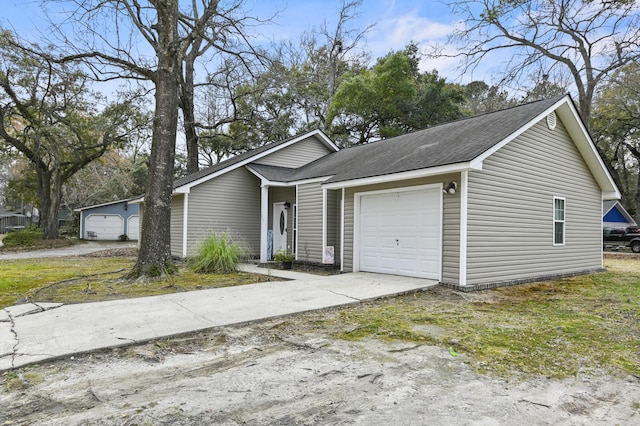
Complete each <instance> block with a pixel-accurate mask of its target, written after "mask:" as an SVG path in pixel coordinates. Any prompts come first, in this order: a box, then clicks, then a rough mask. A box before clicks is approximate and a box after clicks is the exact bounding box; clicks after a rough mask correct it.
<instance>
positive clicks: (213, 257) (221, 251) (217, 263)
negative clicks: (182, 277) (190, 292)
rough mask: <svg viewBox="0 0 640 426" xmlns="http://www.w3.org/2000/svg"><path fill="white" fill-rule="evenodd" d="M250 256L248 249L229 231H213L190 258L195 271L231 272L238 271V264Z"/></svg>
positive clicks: (190, 264) (190, 263)
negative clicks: (235, 239) (234, 238)
mask: <svg viewBox="0 0 640 426" xmlns="http://www.w3.org/2000/svg"><path fill="white" fill-rule="evenodd" d="M247 257H248V250H247V249H246V247H245V245H244V244H242V243H241V242H240V241H234V240H233V238H231V236H230V235H229V233H227V232H224V233H221V234H217V233H215V232H212V233H211V234H210V235H209V236H208V237H207V238H205V239H204V240H203V241H202V242H201V243H200V245H199V246H198V250H197V252H196V255H195V256H193V257H192V258H190V259H189V266H190V267H191V269H192V270H193V271H195V272H215V273H222V274H226V273H231V272H237V271H238V264H239V263H240V262H242V261H244V260H245V259H247Z"/></svg>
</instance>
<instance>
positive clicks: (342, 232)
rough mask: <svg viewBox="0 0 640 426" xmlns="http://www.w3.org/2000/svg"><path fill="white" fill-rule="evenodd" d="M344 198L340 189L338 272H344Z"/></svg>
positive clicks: (343, 190) (343, 193) (343, 191)
mask: <svg viewBox="0 0 640 426" xmlns="http://www.w3.org/2000/svg"><path fill="white" fill-rule="evenodd" d="M344 196H345V189H344V188H342V200H340V272H344Z"/></svg>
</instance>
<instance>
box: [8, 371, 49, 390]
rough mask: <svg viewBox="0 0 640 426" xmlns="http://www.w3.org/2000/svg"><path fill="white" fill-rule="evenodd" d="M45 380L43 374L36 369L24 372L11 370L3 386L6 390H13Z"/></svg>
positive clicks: (22, 388) (25, 387)
mask: <svg viewBox="0 0 640 426" xmlns="http://www.w3.org/2000/svg"><path fill="white" fill-rule="evenodd" d="M43 381H44V377H43V376H42V374H40V373H37V372H35V371H29V370H28V369H27V370H26V371H24V372H20V371H10V372H9V373H7V375H6V378H5V379H4V383H3V387H4V389H5V391H7V392H12V391H18V390H24V389H27V388H29V387H31V386H34V385H37V384H40V383H42V382H43Z"/></svg>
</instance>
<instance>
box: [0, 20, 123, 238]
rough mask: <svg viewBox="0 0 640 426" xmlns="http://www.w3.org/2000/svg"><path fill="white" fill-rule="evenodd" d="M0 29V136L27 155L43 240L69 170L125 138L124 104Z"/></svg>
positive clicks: (53, 223)
mask: <svg viewBox="0 0 640 426" xmlns="http://www.w3.org/2000/svg"><path fill="white" fill-rule="evenodd" d="M35 50H38V49H37V47H34V48H33V49H26V48H21V47H20V46H18V45H17V44H16V43H15V38H14V37H13V36H12V35H11V34H10V33H8V32H2V33H0V102H1V106H0V139H2V140H4V142H6V143H7V144H8V145H10V146H11V147H12V148H14V149H15V150H17V151H18V152H20V153H21V154H22V155H23V156H24V157H25V158H26V159H28V161H29V164H30V166H31V167H32V168H33V169H34V170H35V176H36V179H35V182H36V185H35V188H34V189H35V190H36V191H37V194H38V199H39V207H40V211H41V215H40V217H41V219H40V226H41V228H42V230H43V234H44V238H45V239H54V238H58V210H59V209H60V201H61V198H62V187H63V185H64V183H65V182H67V181H68V180H69V179H70V178H71V177H72V176H73V175H75V174H76V173H77V172H78V171H80V170H81V169H82V168H83V167H85V166H86V165H87V164H89V163H90V162H92V161H94V160H95V159H97V158H99V157H100V156H102V155H103V154H104V153H105V152H106V150H107V149H109V148H110V147H112V146H115V145H117V144H122V143H123V142H124V140H126V137H127V132H126V127H127V126H126V123H127V121H128V115H129V113H130V109H129V105H128V103H123V104H112V105H108V106H106V107H105V108H104V109H103V111H97V109H96V107H95V105H96V104H100V103H101V102H103V99H101V98H100V97H99V96H97V95H96V94H94V93H92V92H91V91H90V90H89V89H88V87H87V84H88V82H89V80H88V78H87V76H86V75H85V74H84V73H82V72H81V71H80V70H79V69H78V68H77V66H74V65H73V64H65V65H58V64H55V63H53V62H51V61H48V60H47V59H46V57H43V56H42V55H40V54H36V53H34V51H35Z"/></svg>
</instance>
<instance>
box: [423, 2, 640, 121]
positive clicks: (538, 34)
mask: <svg viewBox="0 0 640 426" xmlns="http://www.w3.org/2000/svg"><path fill="white" fill-rule="evenodd" d="M449 5H450V7H451V10H452V12H453V13H454V14H455V16H457V17H459V18H460V22H461V23H462V24H461V25H462V28H460V29H458V30H456V31H455V32H454V33H453V34H452V36H451V38H450V41H452V42H454V43H456V44H457V46H458V48H459V50H458V51H459V53H458V54H456V55H454V56H457V57H460V58H461V59H462V61H463V62H462V68H461V71H462V72H463V73H466V72H467V71H470V70H472V69H474V68H475V67H477V66H478V65H480V64H481V63H485V61H489V60H491V59H495V56H493V55H494V54H498V53H500V52H504V55H509V57H508V59H506V60H505V63H504V64H502V67H501V69H502V70H504V71H502V72H500V75H501V76H502V78H503V82H505V81H510V82H515V83H518V84H519V85H520V86H523V85H524V86H526V84H523V83H524V80H525V79H526V78H527V76H529V75H530V74H531V73H532V70H535V71H536V72H537V73H539V74H544V75H551V76H553V75H554V73H559V74H568V75H570V76H571V79H572V83H573V85H574V87H575V91H576V93H577V98H578V103H579V111H580V113H581V115H582V118H583V119H584V120H585V122H587V123H588V122H589V119H590V117H591V105H592V101H593V96H594V93H595V91H596V89H597V87H598V85H600V84H601V83H602V82H603V81H605V80H606V79H607V77H608V76H609V75H610V74H611V73H613V72H614V71H615V70H617V69H619V68H621V67H623V66H625V65H627V64H629V63H632V62H634V61H638V59H640V16H639V14H638V10H639V7H638V5H637V2H636V1H608V0H525V1H504V0H454V1H452V2H451V3H449ZM433 55H434V56H447V55H445V54H444V53H442V51H439V50H438V49H436V50H434V53H433ZM490 56H491V58H490ZM554 80H558V81H561V80H562V79H561V78H554ZM501 85H502V84H501Z"/></svg>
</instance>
